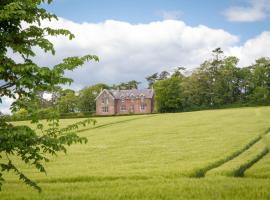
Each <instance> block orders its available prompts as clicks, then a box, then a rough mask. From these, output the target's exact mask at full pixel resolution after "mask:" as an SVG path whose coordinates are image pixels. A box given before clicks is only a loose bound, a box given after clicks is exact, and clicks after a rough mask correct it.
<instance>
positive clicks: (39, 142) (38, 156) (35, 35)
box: [0, 0, 98, 191]
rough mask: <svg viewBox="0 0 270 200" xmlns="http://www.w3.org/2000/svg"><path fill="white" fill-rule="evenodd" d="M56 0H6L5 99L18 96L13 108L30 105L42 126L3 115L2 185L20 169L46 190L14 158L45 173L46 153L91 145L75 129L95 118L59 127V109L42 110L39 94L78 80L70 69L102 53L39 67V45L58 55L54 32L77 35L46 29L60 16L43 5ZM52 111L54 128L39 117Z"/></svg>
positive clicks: (0, 31) (0, 33) (0, 21)
mask: <svg viewBox="0 0 270 200" xmlns="http://www.w3.org/2000/svg"><path fill="white" fill-rule="evenodd" d="M51 2H52V0H48V1H46V0H20V1H19V0H4V1H0V102H1V99H2V98H3V97H9V98H13V99H15V100H16V101H15V102H14V103H13V104H12V107H11V109H12V111H14V112H15V111H18V110H19V109H25V112H28V113H29V117H30V119H31V121H32V123H35V124H36V125H37V131H38V132H37V131H36V130H34V129H33V127H32V128H31V127H29V126H26V125H22V126H16V125H12V124H10V123H7V121H6V118H5V117H3V116H1V118H0V189H1V186H2V183H3V181H4V179H3V173H5V172H9V171H14V172H15V173H16V174H17V175H18V176H19V179H21V180H22V181H23V182H24V183H26V184H28V185H30V186H32V187H34V188H36V189H37V190H39V191H40V190H41V188H40V187H39V186H38V185H37V184H36V183H35V182H33V181H32V180H30V179H29V178H28V177H27V176H26V175H25V174H23V173H22V172H21V171H20V170H19V169H18V168H17V167H16V166H15V165H14V164H13V162H12V159H11V156H15V157H18V158H20V159H21V160H22V161H23V162H24V163H25V164H30V165H33V166H35V167H36V168H37V170H39V171H40V172H46V171H45V168H44V162H48V161H49V159H48V158H47V157H46V155H48V154H51V155H55V154H56V153H57V152H59V151H64V152H66V148H65V145H71V144H73V143H85V142H86V141H87V139H86V138H83V137H79V136H78V135H76V134H75V129H77V128H78V127H79V126H80V125H86V124H89V123H90V122H95V121H93V120H85V121H82V122H79V123H77V124H73V125H70V126H68V127H66V128H59V124H58V118H59V115H58V114H57V112H56V109H55V107H53V108H51V109H48V110H42V111H39V110H38V109H37V105H36V104H35V102H36V94H38V93H40V92H44V91H50V92H51V91H54V90H55V88H56V86H57V85H59V84H67V83H71V82H72V79H70V78H67V77H65V76H64V73H65V71H66V70H74V69H75V68H77V67H78V66H81V65H83V64H84V63H85V62H87V61H90V60H94V61H98V57H97V56H94V55H86V56H82V57H69V58H65V59H63V62H62V63H59V64H57V65H55V66H53V67H44V66H38V65H37V64H36V63H35V62H34V61H33V57H34V56H35V52H34V49H35V48H34V47H38V48H40V49H42V50H43V51H44V52H51V53H52V54H54V53H55V50H54V48H53V44H52V43H51V42H50V41H49V40H48V39H47V37H48V36H58V35H63V36H67V37H68V38H69V39H72V38H74V35H73V34H72V33H70V32H69V31H68V30H65V29H51V28H50V27H43V26H42V21H43V20H49V21H50V20H53V19H55V20H57V17H56V16H55V15H54V14H51V13H49V12H47V11H46V10H45V9H43V8H40V6H39V5H40V4H41V3H51ZM9 52H12V53H13V54H12V55H13V56H17V57H19V61H16V60H15V59H13V58H14V57H9V56H8V53H9ZM44 112H46V116H47V119H48V122H49V127H48V128H47V129H43V125H42V124H41V123H39V119H40V118H41V116H43V115H44Z"/></svg>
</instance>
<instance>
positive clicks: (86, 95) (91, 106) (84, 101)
mask: <svg viewBox="0 0 270 200" xmlns="http://www.w3.org/2000/svg"><path fill="white" fill-rule="evenodd" d="M103 89H109V86H108V85H106V84H103V83H99V84H96V85H93V86H90V87H86V88H84V89H82V90H80V91H79V96H78V109H79V111H80V112H91V113H94V112H95V110H96V97H97V95H98V94H99V93H100V91H101V90H103Z"/></svg>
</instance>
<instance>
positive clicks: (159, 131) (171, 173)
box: [0, 107, 270, 200]
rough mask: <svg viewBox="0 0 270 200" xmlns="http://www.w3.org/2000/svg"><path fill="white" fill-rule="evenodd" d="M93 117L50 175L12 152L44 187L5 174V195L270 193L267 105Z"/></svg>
mask: <svg viewBox="0 0 270 200" xmlns="http://www.w3.org/2000/svg"><path fill="white" fill-rule="evenodd" d="M79 120H81V119H63V120H61V126H63V127H64V126H67V125H69V124H71V123H74V122H77V121H79ZM96 120H97V124H96V125H95V126H92V125H90V126H89V127H84V128H82V129H81V130H79V131H78V134H79V135H80V136H84V137H87V139H88V143H87V144H83V145H79V144H78V145H73V146H71V147H69V148H68V153H67V154H66V155H65V154H59V155H58V156H57V157H51V162H49V163H46V170H47V175H45V174H40V173H38V172H37V171H36V170H34V169H32V168H31V167H29V166H25V165H22V164H21V163H20V162H19V161H16V160H15V162H17V164H18V165H19V168H20V169H21V170H22V171H23V172H24V173H25V174H27V175H28V176H29V177H30V178H32V179H33V180H35V181H37V182H38V184H39V185H40V186H41V187H42V189H43V191H42V192H41V193H38V192H37V191H35V190H33V189H32V188H29V187H28V186H25V185H24V184H22V183H20V181H18V180H17V177H16V176H15V175H12V174H6V175H5V179H6V180H7V182H6V183H5V184H4V186H3V191H2V192H0V199H1V200H4V199H48V200H49V199H50V200H51V199H55V200H56V199H59V200H60V199H110V200H111V199H270V190H269V187H270V154H269V153H268V152H269V150H268V149H269V143H270V142H269V141H270V129H269V127H270V107H254V108H238V109H224V110H210V111H197V112H186V113H171V114H153V115H140V116H139V115H138V116H119V117H99V118H96ZM16 123H17V124H25V123H29V122H16ZM268 178H269V179H268Z"/></svg>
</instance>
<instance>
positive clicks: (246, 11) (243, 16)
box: [224, 0, 270, 22]
mask: <svg viewBox="0 0 270 200" xmlns="http://www.w3.org/2000/svg"><path fill="white" fill-rule="evenodd" d="M248 4H249V5H248V6H235V7H230V8H228V9H227V10H225V12H224V15H225V16H226V18H227V19H228V20H229V21H233V22H255V21H261V20H264V19H266V18H267V17H268V16H269V11H270V0H249V1H248Z"/></svg>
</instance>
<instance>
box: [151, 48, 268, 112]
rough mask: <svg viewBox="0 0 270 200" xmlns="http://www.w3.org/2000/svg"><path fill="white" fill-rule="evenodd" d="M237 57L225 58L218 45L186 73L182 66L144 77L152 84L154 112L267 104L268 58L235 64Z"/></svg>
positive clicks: (237, 60)
mask: <svg viewBox="0 0 270 200" xmlns="http://www.w3.org/2000/svg"><path fill="white" fill-rule="evenodd" d="M238 62H239V59H238V58H236V57H234V56H229V57H225V56H224V55H223V52H222V50H221V49H220V48H217V49H215V50H214V51H213V57H212V59H210V60H207V61H205V62H204V63H202V64H201V65H200V66H199V67H198V68H196V69H195V70H193V71H192V73H190V74H187V72H186V71H185V69H184V68H178V69H177V70H175V72H174V73H172V74H171V73H168V72H162V73H160V74H158V73H155V74H153V75H151V76H148V77H147V78H146V79H147V80H148V83H149V87H152V86H154V89H155V103H156V111H157V112H181V111H191V110H200V109H211V108H224V107H240V106H254V105H270V60H269V58H260V59H258V60H256V61H255V63H254V64H252V65H251V66H247V67H237V64H238Z"/></svg>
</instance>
